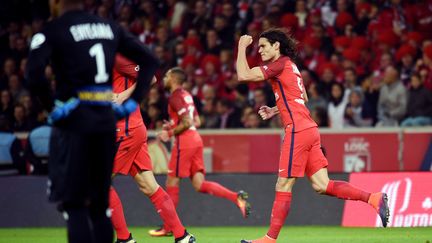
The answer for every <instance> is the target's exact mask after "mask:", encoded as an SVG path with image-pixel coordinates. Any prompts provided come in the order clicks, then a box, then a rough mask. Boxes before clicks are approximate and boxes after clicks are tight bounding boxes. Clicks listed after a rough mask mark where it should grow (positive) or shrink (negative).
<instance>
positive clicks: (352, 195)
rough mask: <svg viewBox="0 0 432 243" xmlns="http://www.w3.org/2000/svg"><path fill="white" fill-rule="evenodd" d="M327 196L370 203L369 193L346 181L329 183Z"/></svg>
mask: <svg viewBox="0 0 432 243" xmlns="http://www.w3.org/2000/svg"><path fill="white" fill-rule="evenodd" d="M326 194H327V195H330V196H334V197H337V198H340V199H345V200H360V201H363V202H366V203H367V202H368V199H369V195H370V193H369V192H365V191H363V190H360V189H358V188H356V187H354V186H353V185H351V184H350V183H348V182H345V181H332V180H331V181H329V183H328V185H327V189H326Z"/></svg>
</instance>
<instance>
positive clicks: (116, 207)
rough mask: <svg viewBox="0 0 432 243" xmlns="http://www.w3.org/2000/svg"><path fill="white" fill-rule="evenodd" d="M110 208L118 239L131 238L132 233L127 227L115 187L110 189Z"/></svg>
mask: <svg viewBox="0 0 432 243" xmlns="http://www.w3.org/2000/svg"><path fill="white" fill-rule="evenodd" d="M109 207H110V208H111V212H112V215H111V222H112V224H113V226H114V230H115V231H116V234H117V239H122V240H124V239H127V238H129V235H130V232H129V230H128V228H127V225H126V220H125V217H124V213H123V206H122V203H121V201H120V198H119V196H118V195H117V192H116V191H115V189H114V187H111V188H110V192H109Z"/></svg>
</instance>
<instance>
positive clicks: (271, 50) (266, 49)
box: [258, 38, 279, 62]
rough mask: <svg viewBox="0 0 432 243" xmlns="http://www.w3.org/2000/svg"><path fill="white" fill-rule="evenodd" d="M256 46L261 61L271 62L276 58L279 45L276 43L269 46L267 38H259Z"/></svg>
mask: <svg viewBox="0 0 432 243" xmlns="http://www.w3.org/2000/svg"><path fill="white" fill-rule="evenodd" d="M258 46H259V49H258V53H259V54H260V55H261V60H263V61H264V62H265V61H270V60H272V59H273V58H274V57H275V56H276V54H277V50H278V49H277V48H278V47H279V44H278V42H275V43H273V44H271V43H270V42H269V41H268V40H267V38H260V39H259V41H258Z"/></svg>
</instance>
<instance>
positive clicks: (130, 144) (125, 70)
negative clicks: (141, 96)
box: [113, 55, 152, 176]
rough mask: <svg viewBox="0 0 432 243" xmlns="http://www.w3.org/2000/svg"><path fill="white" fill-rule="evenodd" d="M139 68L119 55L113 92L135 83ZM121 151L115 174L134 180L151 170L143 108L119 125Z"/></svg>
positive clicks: (115, 166) (117, 157) (115, 161)
mask: <svg viewBox="0 0 432 243" xmlns="http://www.w3.org/2000/svg"><path fill="white" fill-rule="evenodd" d="M138 71H139V66H138V65H136V64H134V63H133V62H131V61H129V60H128V59H126V58H124V57H122V56H119V55H117V56H116V63H115V66H114V71H113V92H114V93H115V94H118V93H121V92H123V91H125V90H127V89H129V88H130V87H131V86H132V85H133V84H134V83H135V81H136V78H137V74H138ZM116 129H117V146H118V150H117V153H116V156H115V160H114V169H113V173H115V174H124V175H127V174H130V175H131V176H135V175H136V174H137V173H139V172H140V171H143V170H152V162H151V159H150V156H149V154H148V150H147V129H146V127H145V125H144V122H143V120H142V117H141V112H140V108H139V107H137V110H136V111H135V112H133V113H131V114H130V115H129V116H127V117H126V118H124V119H122V120H120V121H118V122H117V124H116Z"/></svg>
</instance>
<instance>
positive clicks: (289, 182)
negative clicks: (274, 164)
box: [275, 177, 295, 192]
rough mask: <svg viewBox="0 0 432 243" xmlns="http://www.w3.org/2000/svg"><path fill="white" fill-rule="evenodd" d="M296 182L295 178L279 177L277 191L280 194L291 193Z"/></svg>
mask: <svg viewBox="0 0 432 243" xmlns="http://www.w3.org/2000/svg"><path fill="white" fill-rule="evenodd" d="M294 182H295V179H294V178H282V177H279V178H278V180H277V182H276V187H275V190H276V191H278V192H291V190H292V187H293V186H294Z"/></svg>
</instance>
